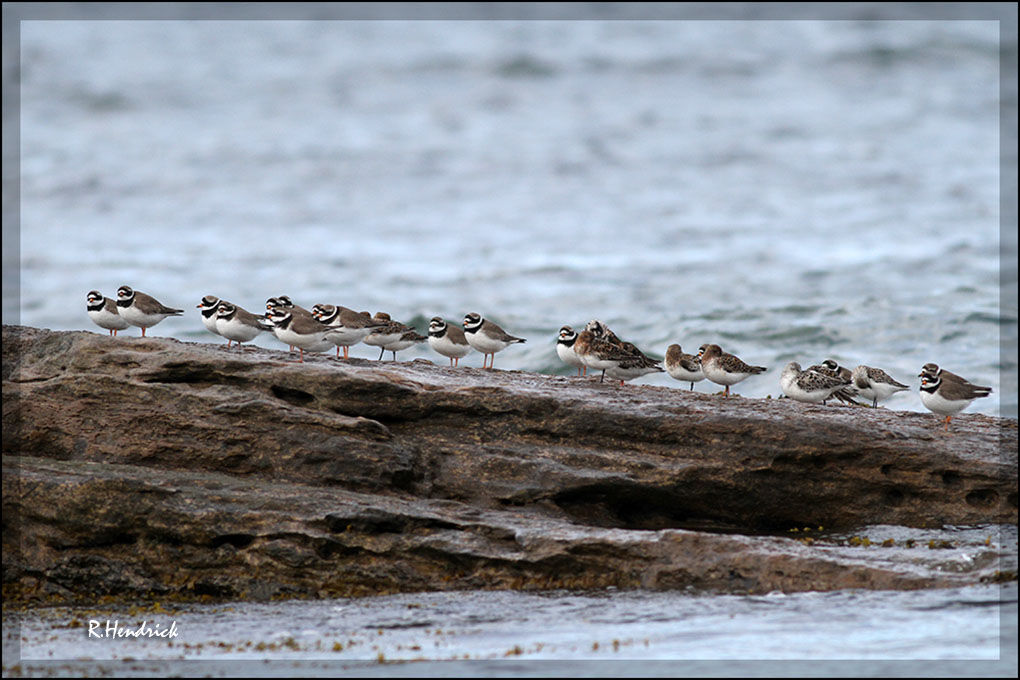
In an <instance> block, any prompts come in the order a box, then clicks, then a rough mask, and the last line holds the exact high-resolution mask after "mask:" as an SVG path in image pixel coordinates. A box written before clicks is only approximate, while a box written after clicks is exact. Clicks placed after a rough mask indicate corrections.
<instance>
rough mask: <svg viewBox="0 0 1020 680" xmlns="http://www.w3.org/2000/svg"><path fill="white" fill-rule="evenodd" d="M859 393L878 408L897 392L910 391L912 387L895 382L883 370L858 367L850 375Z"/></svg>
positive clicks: (872, 405)
mask: <svg viewBox="0 0 1020 680" xmlns="http://www.w3.org/2000/svg"><path fill="white" fill-rule="evenodd" d="M850 378H851V380H853V383H854V387H856V388H857V393H858V394H860V395H861V396H862V397H864V398H865V399H871V407H872V408H878V402H879V401H882V400H883V399H888V398H889V397H891V396H892V395H894V394H896V393H897V392H902V391H903V390H909V389H910V387H908V386H907V385H904V384H903V383H901V382H899V381H897V380H895V379H894V378H893V377H892V376H891V375H889V374H888V373H886V372H885V371H883V370H882V369H881V368H872V367H871V366H864V365H863V364H862V365H860V366H858V367H857V368H855V369H854V370H853V372H852V373H851V374H850Z"/></svg>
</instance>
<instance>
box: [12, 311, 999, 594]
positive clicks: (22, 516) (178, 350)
mask: <svg viewBox="0 0 1020 680" xmlns="http://www.w3.org/2000/svg"><path fill="white" fill-rule="evenodd" d="M289 361H290V360H289V358H288V356H287V354H286V353H285V352H277V351H270V350H264V349H257V350H249V351H245V352H238V351H227V350H225V349H224V348H222V347H221V346H215V345H208V344H195V343H182V342H178V341H175V340H170V339H162V338H145V339H142V338H110V337H108V336H103V335H99V334H95V333H88V332H69V333H54V332H50V331H45V330H39V329H32V328H24V327H11V326H5V327H4V329H3V396H4V405H3V425H4V442H3V451H4V454H5V467H6V468H10V469H11V470H13V471H14V474H11V475H7V474H5V478H4V479H5V481H4V495H3V499H4V500H3V502H4V539H3V540H4V554H5V571H4V583H5V588H7V590H8V591H9V594H10V595H11V596H15V597H18V596H26V594H30V591H32V589H33V588H36V589H38V591H39V592H52V593H60V594H83V593H93V594H94V593H103V592H109V593H111V594H131V593H135V594H137V593H141V592H155V593H158V592H164V593H166V592H169V593H174V594H188V593H192V594H202V593H206V594H212V595H217V596H223V597H240V596H245V595H247V596H250V597H256V596H268V595H274V594H287V593H290V594H303V595H321V594H328V593H338V594H340V593H368V592H379V591H390V590H412V589H435V588H447V587H457V588H464V587H585V586H600V585H618V586H628V587H636V586H641V587H653V588H674V587H684V586H696V587H708V588H714V589H722V590H741V591H756V592H757V591H763V590H772V589H782V590H804V589H832V588H843V587H873V588H892V587H913V588H916V587H927V586H932V585H950V584H957V583H959V582H960V580H961V579H963V580H964V582H971V581H974V580H976V579H977V578H981V577H987V576H988V573H986V571H987V570H986V571H982V570H981V569H975V570H973V571H971V572H968V573H966V574H953V575H947V574H944V573H941V572H940V570H939V569H935V568H931V569H926V568H923V567H921V568H919V567H918V566H917V564H916V562H917V560H916V559H913V558H911V559H908V558H906V557H904V559H903V560H902V563H897V561H896V560H889V559H884V560H882V561H881V563H880V564H868V563H866V562H864V563H862V562H861V561H860V560H859V558H857V557H854V559H849V560H848V558H846V557H845V556H841V555H835V554H833V553H832V552H831V551H829V552H824V553H823V552H820V551H819V550H817V549H816V548H812V547H811V546H805V545H802V544H801V543H798V542H797V541H794V540H791V539H788V538H781V537H774V536H773V537H770V536H736V535H724V534H722V533H719V532H730V533H732V532H744V533H762V532H773V533H782V532H785V531H786V530H788V529H792V528H795V527H804V526H812V527H815V526H824V527H825V529H826V530H839V531H852V530H854V529H856V528H860V527H865V526H868V525H876V524H886V525H902V526H909V527H940V526H942V525H944V524H980V523H1007V522H1008V523H1015V522H1016V519H1017V494H1016V489H1017V481H1016V422H1015V421H1012V420H1007V419H998V418H991V417H987V416H982V415H968V414H962V415H960V416H958V417H956V418H954V419H953V431H952V434H951V435H949V436H946V435H945V434H944V433H943V432H942V430H941V426H940V423H939V422H938V421H937V419H936V418H935V417H934V416H930V415H928V414H924V413H914V412H899V411H889V410H886V409H868V408H851V407H841V406H813V405H805V404H800V403H796V402H791V401H789V400H752V399H743V398H730V399H723V398H721V397H719V396H717V395H709V394H704V393H695V392H690V391H687V390H681V389H670V388H664V387H648V386H634V385H627V386H623V387H620V386H619V385H617V384H609V383H606V384H599V383H597V382H594V381H592V380H590V379H589V380H585V379H576V378H565V377H557V376H546V375H537V374H530V373H522V372H516V371H482V370H478V369H470V368H455V369H451V368H446V367H438V366H435V365H433V364H431V363H430V362H427V361H424V360H418V361H415V362H411V363H392V362H382V363H380V362H374V361H366V360H358V359H355V360H351V361H349V362H337V361H335V360H333V359H331V358H329V357H327V356H315V357H312V358H306V361H305V363H304V364H297V363H289ZM6 472H7V470H5V473H6ZM19 482H20V483H19ZM12 517H13V518H15V519H12ZM692 529H701V530H705V529H709V530H713V533H707V532H705V531H690V530H692ZM19 532H20V539H19ZM19 540H20V541H21V546H22V550H21V552H20V554H19V553H17V551H16V550H15V546H17V545H18V541H19ZM8 557H11V558H12V559H13V562H10V563H9V560H8ZM11 564H13V566H11Z"/></svg>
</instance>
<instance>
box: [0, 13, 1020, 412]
mask: <svg viewBox="0 0 1020 680" xmlns="http://www.w3.org/2000/svg"><path fill="white" fill-rule="evenodd" d="M998 40H999V29H998V24H997V23H996V22H988V21H951V22H950V21H912V22H895V21H856V22H841V21H787V22H751V21H746V22H741V21H614V22H601V21H533V22H516V21H507V22H481V21H387V22H373V21H362V22H328V21H319V22H301V21H297V22H274V21H260V22H245V21H231V22H223V21H204V22H189V21H177V22H170V21H148V22H138V21H136V22H130V21H129V22H103V21H92V22H81V21H77V22H75V21H45V22H27V23H25V24H23V28H22V59H23V70H22V74H21V75H22V81H21V96H22V99H21V107H22V108H21V135H22V136H21V145H22V146H21V149H22V154H21V163H22V164H21V173H22V175H21V180H22V187H21V188H22V193H21V200H22V204H21V218H22V225H21V226H22V243H21V245H22V260H21V265H22V267H21V284H22V289H21V293H22V298H21V304H20V315H21V322H22V323H26V324H30V325H35V326H42V327H49V328H54V329H90V330H98V329H96V327H95V326H93V325H92V324H91V322H90V321H89V319H88V317H87V316H86V315H85V303H84V296H85V293H86V292H87V291H88V290H90V289H92V288H96V289H100V290H102V291H103V292H104V293H105V294H107V295H113V294H114V293H115V291H116V288H117V286H119V285H121V284H124V283H126V284H129V285H132V286H133V287H135V288H136V289H138V290H142V291H144V292H147V293H150V294H152V295H154V296H156V297H157V298H158V299H160V300H161V301H163V302H164V303H167V304H170V305H172V306H177V307H182V308H185V309H186V315H185V317H184V318H181V319H170V320H167V321H165V322H163V323H162V324H161V325H160V326H159V327H157V328H156V329H154V331H153V332H154V333H155V334H156V335H167V336H172V337H176V338H179V339H184V340H199V341H209V342H215V341H217V340H216V338H214V337H212V336H210V335H209V334H208V333H207V332H206V331H205V330H204V329H203V327H202V326H201V324H200V322H199V315H198V312H197V310H195V309H194V307H195V305H196V304H197V303H198V300H199V299H200V298H201V297H202V296H203V295H205V294H209V293H211V294H216V295H219V296H221V297H224V298H227V299H230V300H232V301H235V302H237V303H239V304H241V305H243V306H246V307H247V308H249V309H254V310H258V309H261V307H262V306H263V304H264V301H265V299H266V298H267V297H269V296H271V295H278V294H284V293H285V294H289V295H290V296H291V297H293V298H294V299H295V301H297V302H298V303H299V304H303V305H305V306H311V305H312V304H314V303H316V302H334V303H341V304H346V305H347V306H351V307H355V308H358V309H365V310H369V311H376V310H385V311H388V312H390V313H391V314H392V315H393V316H394V318H398V319H402V320H405V321H410V322H413V323H414V324H416V325H417V326H418V328H419V330H424V328H425V326H426V325H427V319H428V318H430V317H431V316H433V315H437V314H439V315H443V316H446V317H447V318H449V319H453V320H459V319H461V318H463V315H464V314H465V313H466V312H468V311H479V312H481V313H482V314H483V315H485V316H486V317H488V318H490V319H492V320H494V321H496V322H498V323H500V324H502V325H503V326H504V327H505V328H506V329H508V330H509V331H510V332H512V333H514V334H517V335H522V336H524V337H526V338H527V339H528V343H527V344H526V345H523V346H515V347H513V348H511V349H509V350H507V351H505V352H503V353H501V354H500V355H499V356H498V357H497V359H496V364H497V367H500V368H519V369H525V370H531V371H540V372H547V373H549V372H560V373H567V372H569V369H568V368H567V367H565V366H563V365H562V364H561V363H560V362H559V360H558V359H557V358H556V355H555V351H554V338H555V334H556V331H557V330H558V328H559V327H560V326H561V325H562V324H571V325H574V326H581V325H583V324H584V323H585V322H586V321H587V320H588V319H591V318H596V317H597V318H600V319H602V320H604V321H606V322H607V323H609V324H610V326H611V327H612V328H613V329H614V330H616V332H617V333H618V334H619V335H621V336H622V337H623V338H625V339H629V340H631V341H633V342H635V343H636V344H637V345H638V346H640V347H641V348H642V349H644V350H646V351H647V352H649V353H651V354H655V355H658V356H662V355H663V354H664V353H665V349H666V347H667V345H669V344H670V343H673V342H678V343H680V344H681V345H682V346H683V347H684V348H685V349H688V350H694V349H696V348H697V347H698V346H699V345H700V344H701V343H703V342H708V341H716V342H718V343H719V344H721V345H722V346H723V347H724V349H726V350H728V351H732V352H734V353H736V354H738V355H739V356H741V357H742V358H744V359H745V360H747V361H749V362H750V363H754V364H759V365H765V366H768V367H769V368H770V370H769V372H768V373H766V374H764V375H763V376H755V377H753V378H751V379H749V380H747V381H746V382H745V383H742V384H741V385H740V386H738V388H736V391H737V392H739V393H741V394H744V395H747V396H764V395H766V394H773V395H778V394H779V393H780V392H779V387H778V379H779V373H780V372H781V369H782V366H783V365H784V364H785V363H786V362H787V361H789V360H798V361H800V362H801V363H802V364H804V365H807V363H816V362H819V361H821V360H822V359H825V358H826V357H833V358H835V359H837V360H839V361H840V362H841V363H844V364H846V365H849V366H851V367H852V366H854V365H856V364H857V363H867V364H869V365H876V366H880V367H883V368H885V369H886V370H888V371H889V372H890V373H891V374H892V375H893V376H895V377H897V378H899V379H900V380H901V381H904V382H908V383H910V384H912V385H914V386H916V381H917V379H916V377H915V376H916V375H917V372H918V370H919V367H920V366H921V365H922V364H923V363H925V362H928V361H935V362H937V363H939V364H942V365H944V366H947V367H949V368H951V369H952V370H954V371H956V372H958V373H962V374H963V375H965V376H967V377H969V378H970V379H972V380H974V381H975V382H978V383H981V384H987V385H991V386H992V387H993V388H994V389H995V391H994V392H993V394H992V396H991V397H989V398H986V399H982V400H980V401H978V402H976V403H975V404H973V405H972V406H971V407H970V409H969V410H970V411H972V412H984V413H996V412H998V410H999V409H1000V407H1001V409H1002V412H1003V413H1004V414H1008V415H1015V414H1016V405H1017V400H1016V394H1015V393H1012V390H1008V389H1007V390H1004V389H1001V383H1000V371H1003V372H1006V373H1012V374H1015V371H1016V367H1015V365H1013V364H1012V363H1009V362H1007V363H1006V364H1003V363H1002V362H1000V358H999V351H998V349H999V335H1000V333H1004V334H1005V335H1006V336H1007V337H1013V338H1015V337H1016V311H1015V309H1012V310H1007V312H1006V313H1005V314H1001V313H1000V309H999V289H998V285H999V269H1000V264H999V253H998V248H999V219H998V200H999V165H998V163H999V134H998V132H999V128H998V104H999V81H998ZM12 315H13V311H12V310H11V309H10V305H9V304H8V303H7V302H5V319H7V318H10V317H11V316H12ZM128 334H129V335H130V334H137V330H132V331H130V332H129V333H128ZM257 344H261V345H263V346H266V347H279V346H280V345H279V343H277V342H276V341H275V339H272V338H268V337H266V338H263V339H260V340H258V341H257ZM354 352H355V355H357V356H363V357H371V358H374V357H375V356H377V353H376V351H375V350H374V349H371V348H367V347H364V346H362V347H360V348H355V350H354ZM404 356H406V357H408V358H413V357H415V356H428V357H431V358H433V359H437V360H442V361H445V360H444V359H442V357H439V356H437V355H435V354H432V353H431V352H430V351H429V350H428V349H427V347H425V346H423V347H422V348H420V349H417V350H410V351H407V352H406V353H405V354H404ZM479 361H480V357H478V356H477V355H475V356H472V357H470V358H469V359H468V360H467V362H468V363H469V364H470V365H476V364H477V365H480V364H479V363H478V362H479ZM638 382H644V383H652V384H663V385H669V384H671V385H674V386H678V387H679V386H680V385H679V384H678V383H675V382H673V381H672V380H671V379H670V378H669V377H668V376H666V375H665V374H662V375H658V376H653V377H646V378H641V379H639V380H638ZM1013 386H1014V388H1015V383H1014V385H1013ZM699 389H701V390H705V389H708V384H707V383H703V384H702V385H701V386H699ZM888 405H889V406H890V407H892V408H901V409H913V410H923V406H922V405H921V403H920V400H919V399H918V396H917V391H916V387H915V388H914V389H912V390H911V391H909V392H907V393H901V394H899V395H896V396H895V397H893V398H892V399H890V400H889V401H888Z"/></svg>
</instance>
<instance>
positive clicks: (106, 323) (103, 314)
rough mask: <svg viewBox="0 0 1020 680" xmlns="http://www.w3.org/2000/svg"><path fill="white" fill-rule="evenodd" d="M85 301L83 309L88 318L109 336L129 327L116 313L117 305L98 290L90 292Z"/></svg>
mask: <svg viewBox="0 0 1020 680" xmlns="http://www.w3.org/2000/svg"><path fill="white" fill-rule="evenodd" d="M85 299H86V300H87V302H86V304H85V309H86V311H88V314H89V318H90V319H92V322H93V323H94V324H96V325H97V326H99V327H100V328H105V329H106V330H108V331H110V335H117V331H122V330H124V329H125V328H127V327H128V326H130V325H131V324H129V323H128V322H127V321H125V320H124V318H123V317H122V316H121V315H120V313H119V312H118V311H117V303H116V302H115V301H114V300H112V299H111V298H108V297H106V296H104V295H103V294H102V293H100V292H99V291H98V290H90V291H89V292H88V295H86V296H85Z"/></svg>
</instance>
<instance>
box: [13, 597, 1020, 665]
mask: <svg viewBox="0 0 1020 680" xmlns="http://www.w3.org/2000/svg"><path fill="white" fill-rule="evenodd" d="M1016 601H1017V600H1016V585H1015V584H1008V585H1005V586H974V587H968V588H954V589H948V590H931V591H923V592H867V591H844V592H836V593H801V594H795V595H782V594H779V593H773V594H770V595H764V596H737V595H723V596H719V595H714V596H712V595H695V594H687V593H653V592H641V591H637V592H617V591H614V590H610V591H606V592H591V593H569V592H549V593H541V594H530V593H520V592H478V591H475V592H460V593H416V594H407V595H391V596H383V597H372V598H363V599H354V600H322V601H315V602H293V601H292V602H281V603H272V604H251V603H235V604H227V605H215V606H189V607H185V608H184V609H183V610H182V611H176V612H167V613H161V614H152V613H151V612H145V611H142V612H138V611H135V612H129V611H127V610H122V611H117V610H113V611H106V610H94V609H93V610H69V609H64V608H58V609H52V610H43V611H38V612H34V613H32V614H31V615H28V616H26V617H25V618H24V619H23V620H22V621H21V623H20V626H19V625H15V623H14V619H13V618H12V617H8V618H5V633H4V638H5V645H6V644H9V643H11V642H12V636H20V638H21V657H22V659H23V665H24V666H25V667H27V668H30V669H31V668H42V666H39V664H38V662H40V661H42V662H46V661H49V662H53V663H57V664H58V665H57V666H55V667H54V668H55V669H57V670H60V669H65V670H64V672H67V670H75V669H82V668H92V669H96V668H98V669H107V670H110V669H115V668H116V667H117V665H116V664H115V663H114V662H116V661H118V660H123V659H125V658H128V659H143V660H145V661H148V662H152V661H162V662H164V665H161V666H160V665H157V666H153V668H157V669H162V670H164V671H175V672H181V671H182V670H184V669H190V670H191V672H194V671H196V670H200V671H202V672H203V674H204V673H205V672H213V673H216V674H218V672H221V671H227V673H228V674H234V673H236V672H238V671H239V670H245V672H247V671H248V670H249V669H250V670H251V671H253V672H254V673H255V674H258V675H265V674H267V673H271V672H272V670H279V669H280V667H279V666H276V667H269V668H267V667H264V666H263V667H262V670H259V667H258V666H256V667H255V668H250V667H248V666H245V665H244V662H246V661H249V662H250V661H255V660H263V659H270V660H273V661H292V662H300V663H295V665H294V668H303V669H305V670H311V669H316V668H318V669H330V670H332V671H333V672H340V673H349V674H371V675H379V674H382V675H386V674H391V673H396V674H400V675H403V674H407V673H414V674H417V673H424V674H434V673H437V672H438V673H442V672H443V669H444V668H446V664H448V663H449V662H452V661H466V662H470V663H465V664H464V668H465V669H466V671H467V672H474V673H476V674H478V675H481V676H485V675H499V674H506V673H510V674H524V675H536V674H537V675H542V674H545V673H547V672H549V671H555V670H556V669H557V668H559V669H561V671H563V670H566V671H569V670H570V669H573V671H574V672H575V673H578V672H583V671H585V669H588V670H589V671H593V672H594V674H596V675H603V674H622V675H630V674H634V673H643V674H651V675H678V674H679V675H688V674H698V673H697V672H696V671H695V670H694V669H701V670H702V672H705V670H706V669H707V670H712V666H711V665H705V666H695V667H687V669H686V670H684V667H678V666H676V665H670V664H668V663H663V662H666V661H670V660H672V661H713V660H714V661H723V660H725V661H737V660H741V659H757V660H759V661H760V662H771V663H766V664H764V665H763V666H760V667H758V673H757V674H761V672H762V671H765V672H766V673H768V674H772V673H776V674H778V675H784V674H789V673H796V674H799V672H798V670H797V669H798V664H797V663H796V661H795V660H801V661H814V662H815V663H814V664H812V665H811V666H810V668H809V669H806V668H805V667H804V666H799V668H800V673H802V672H804V670H808V671H809V674H811V675H845V674H846V673H847V667H846V666H845V665H832V664H827V663H826V662H827V661H833V660H839V659H843V660H853V661H855V662H856V663H861V664H862V665H861V666H857V667H855V668H858V669H859V670H860V671H861V672H874V670H875V669H876V668H882V666H879V665H875V664H874V662H879V661H882V662H902V661H915V662H924V661H927V662H932V661H939V662H940V665H925V664H923V663H915V664H912V665H909V666H901V667H900V671H899V672H900V674H901V673H902V670H913V671H914V673H916V674H920V675H925V674H932V672H933V671H934V672H936V673H937V674H946V673H952V674H956V673H958V672H959V671H961V670H963V671H968V670H969V672H970V673H968V674H977V675H981V674H987V673H988V671H989V669H991V668H999V669H1003V668H1005V669H1006V670H1007V671H1008V664H1007V665H1005V666H1004V665H1002V664H1000V663H998V662H999V660H1000V655H1002V658H1003V659H1008V658H1009V652H1008V649H1007V650H1006V651H1005V652H1001V651H1000V622H1001V626H1002V630H1001V633H1002V639H1003V640H1004V641H1005V644H1010V641H1011V640H1012V645H1013V647H1014V653H1013V664H1014V666H1015V658H1016V657H1015V644H1016V643H1015V641H1016ZM108 620H109V621H116V622H117V625H119V626H123V627H130V628H131V629H132V630H136V629H137V628H138V627H139V626H140V625H141V623H142V621H145V622H146V624H147V625H148V626H149V628H150V629H156V630H169V629H170V626H171V624H174V625H175V626H176V628H175V630H176V632H177V636H176V637H174V638H173V639H172V640H169V643H170V644H168V640H166V639H161V638H151V639H145V638H142V639H134V638H113V637H111V638H110V639H107V638H99V637H92V638H90V637H89V634H88V631H89V629H90V627H89V624H90V621H96V622H98V623H97V624H96V627H95V628H94V630H95V631H97V632H96V633H95V634H96V635H97V636H98V634H99V633H98V632H99V631H105V630H106V622H107V621H108ZM822 621H824V622H825V625H819V624H820V622H822ZM194 661H203V662H206V663H207V665H204V664H199V665H195V664H192V665H190V666H189V665H186V663H187V662H194ZM224 661H226V662H229V664H220V665H217V664H216V663H215V662H224ZM553 661H572V662H587V663H581V664H580V665H569V666H566V667H557V666H556V665H551V664H550V663H549V662H553ZM58 662H59V663H58ZM87 662H96V663H87ZM102 662H106V663H102ZM436 662H443V663H442V664H437V663H436ZM539 662H541V663H539ZM592 662H601V663H592ZM777 662H783V663H777ZM868 662H872V665H868ZM963 662H968V663H963ZM993 662H994V663H993ZM5 663H9V662H5ZM126 666H128V667H131V668H133V669H135V670H146V669H148V668H149V666H148V665H147V664H135V665H132V664H126ZM735 668H736V667H735V666H733V665H727V666H723V667H721V668H718V669H715V670H717V671H718V670H724V669H730V670H733V669H735ZM885 668H886V669H887V670H888V669H890V668H892V669H895V665H893V666H886V667H885ZM271 669H272V670H271ZM840 669H841V670H840ZM555 674H562V672H557V673H555ZM584 674H589V673H584ZM713 674H715V673H713ZM850 674H851V675H856V674H857V673H856V672H851V673H850Z"/></svg>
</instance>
